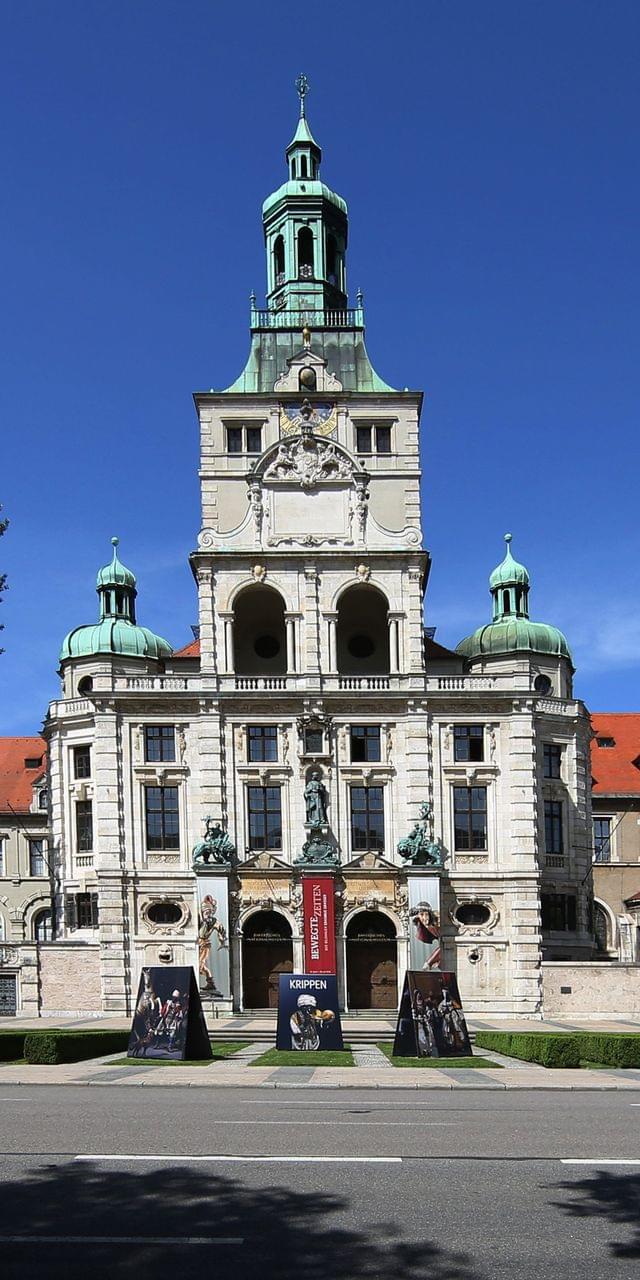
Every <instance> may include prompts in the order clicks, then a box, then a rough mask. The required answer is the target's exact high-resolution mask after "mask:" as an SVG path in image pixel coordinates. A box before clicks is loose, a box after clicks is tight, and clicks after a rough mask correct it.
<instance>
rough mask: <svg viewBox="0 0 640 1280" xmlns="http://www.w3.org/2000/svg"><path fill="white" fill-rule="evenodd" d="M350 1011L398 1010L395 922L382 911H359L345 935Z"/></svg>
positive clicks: (349, 924) (350, 922)
mask: <svg viewBox="0 0 640 1280" xmlns="http://www.w3.org/2000/svg"><path fill="white" fill-rule="evenodd" d="M346 952H347V1003H348V1005H349V1008H350V1009H395V1008H396V1005H397V1001H398V954H397V944H396V931H395V928H394V925H393V922H392V921H391V920H390V919H389V917H388V916H385V915H383V914H382V912H381V911H359V912H358V914H357V915H356V916H353V918H352V919H351V920H350V921H349V923H348V925H347V931H346Z"/></svg>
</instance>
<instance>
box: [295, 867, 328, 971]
mask: <svg viewBox="0 0 640 1280" xmlns="http://www.w3.org/2000/svg"><path fill="white" fill-rule="evenodd" d="M302 912H303V917H304V963H305V968H306V970H307V973H335V971H336V927H335V919H334V910H333V876H303V879H302Z"/></svg>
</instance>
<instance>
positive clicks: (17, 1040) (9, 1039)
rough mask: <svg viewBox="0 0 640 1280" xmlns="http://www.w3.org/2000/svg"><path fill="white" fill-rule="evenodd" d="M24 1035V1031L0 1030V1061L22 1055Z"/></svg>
mask: <svg viewBox="0 0 640 1280" xmlns="http://www.w3.org/2000/svg"><path fill="white" fill-rule="evenodd" d="M24 1035H25V1033H24V1031H0V1062H11V1061H12V1060H13V1059H14V1058H21V1057H22V1054H23V1050H24Z"/></svg>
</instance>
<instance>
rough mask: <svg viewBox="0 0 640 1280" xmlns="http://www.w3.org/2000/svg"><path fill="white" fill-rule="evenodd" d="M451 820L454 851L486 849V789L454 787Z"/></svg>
mask: <svg viewBox="0 0 640 1280" xmlns="http://www.w3.org/2000/svg"><path fill="white" fill-rule="evenodd" d="M453 818H454V831H455V840H454V843H455V847H456V849H460V850H462V849H486V847H487V788H486V787H454V788H453Z"/></svg>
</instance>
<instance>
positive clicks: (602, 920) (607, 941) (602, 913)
mask: <svg viewBox="0 0 640 1280" xmlns="http://www.w3.org/2000/svg"><path fill="white" fill-rule="evenodd" d="M612 932H613V930H612V928H611V921H610V919H609V916H608V913H607V911H606V910H605V908H604V907H603V906H602V905H601V903H599V902H594V904H593V937H594V941H595V947H596V951H597V952H598V954H599V955H606V953H607V952H608V951H612V950H613V948H614V941H613V938H612V936H611V935H612Z"/></svg>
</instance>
